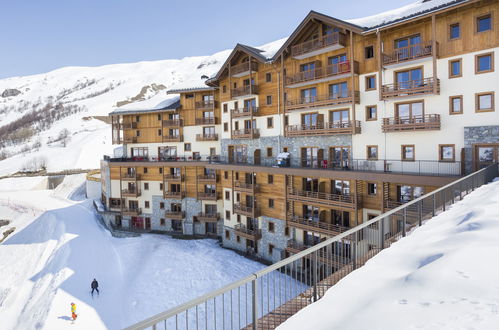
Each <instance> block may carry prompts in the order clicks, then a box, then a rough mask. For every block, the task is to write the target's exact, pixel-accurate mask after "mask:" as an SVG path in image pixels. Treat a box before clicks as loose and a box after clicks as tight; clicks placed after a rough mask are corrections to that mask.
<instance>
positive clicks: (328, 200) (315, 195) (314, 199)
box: [288, 188, 358, 210]
mask: <svg viewBox="0 0 499 330" xmlns="http://www.w3.org/2000/svg"><path fill="white" fill-rule="evenodd" d="M288 200H289V201H295V202H300V203H310V204H315V205H319V206H326V207H333V206H334V207H340V208H343V209H352V210H353V209H355V206H356V205H358V200H357V198H356V197H355V195H338V194H328V193H324V192H312V191H305V190H297V189H294V188H289V189H288Z"/></svg>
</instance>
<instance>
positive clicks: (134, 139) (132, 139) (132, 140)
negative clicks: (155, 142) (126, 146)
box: [123, 136, 138, 143]
mask: <svg viewBox="0 0 499 330" xmlns="http://www.w3.org/2000/svg"><path fill="white" fill-rule="evenodd" d="M137 141H138V139H137V137H136V136H125V137H124V138H123V142H124V143H137Z"/></svg>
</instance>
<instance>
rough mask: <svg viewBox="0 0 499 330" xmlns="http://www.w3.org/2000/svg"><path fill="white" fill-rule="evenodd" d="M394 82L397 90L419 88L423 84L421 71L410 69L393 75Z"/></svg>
mask: <svg viewBox="0 0 499 330" xmlns="http://www.w3.org/2000/svg"><path fill="white" fill-rule="evenodd" d="M395 82H396V84H397V85H398V89H410V88H415V87H419V86H421V85H422V84H423V69H422V68H417V69H411V70H405V71H398V72H396V73H395Z"/></svg>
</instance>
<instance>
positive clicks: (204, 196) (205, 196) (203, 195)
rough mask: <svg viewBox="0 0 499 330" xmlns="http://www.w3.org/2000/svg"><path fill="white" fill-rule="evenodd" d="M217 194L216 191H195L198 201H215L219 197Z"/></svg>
mask: <svg viewBox="0 0 499 330" xmlns="http://www.w3.org/2000/svg"><path fill="white" fill-rule="evenodd" d="M219 197H220V196H219V194H217V192H216V191H211V192H200V191H198V193H197V199H198V200H200V201H216V200H217V199H219Z"/></svg>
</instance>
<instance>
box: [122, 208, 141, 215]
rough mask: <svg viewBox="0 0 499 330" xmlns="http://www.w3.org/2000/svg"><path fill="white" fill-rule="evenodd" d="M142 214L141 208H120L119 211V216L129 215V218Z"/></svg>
mask: <svg viewBox="0 0 499 330" xmlns="http://www.w3.org/2000/svg"><path fill="white" fill-rule="evenodd" d="M141 213H142V209H141V208H127V207H125V208H122V209H121V214H122V215H131V216H134V215H139V214H141Z"/></svg>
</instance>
